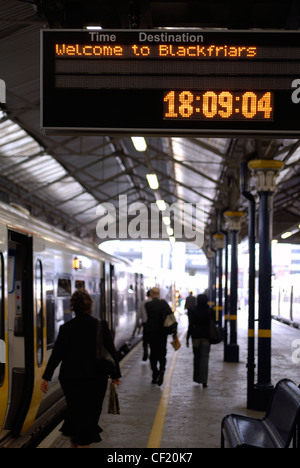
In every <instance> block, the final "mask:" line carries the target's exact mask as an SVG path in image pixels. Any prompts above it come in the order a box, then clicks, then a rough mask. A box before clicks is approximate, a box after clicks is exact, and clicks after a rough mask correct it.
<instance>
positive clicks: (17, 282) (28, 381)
mask: <svg viewBox="0 0 300 468" xmlns="http://www.w3.org/2000/svg"><path fill="white" fill-rule="evenodd" d="M7 269H8V347H9V366H8V370H9V402H8V409H9V410H8V414H7V418H6V422H5V429H8V430H11V431H12V432H13V433H15V434H18V433H19V432H20V430H21V428H22V426H23V423H24V420H25V418H26V415H27V412H28V409H29V406H30V402H31V398H32V391H33V381H34V350H33V349H34V332H33V330H34V326H33V267H32V238H31V237H28V236H26V235H24V234H21V233H19V232H15V231H8V265H7Z"/></svg>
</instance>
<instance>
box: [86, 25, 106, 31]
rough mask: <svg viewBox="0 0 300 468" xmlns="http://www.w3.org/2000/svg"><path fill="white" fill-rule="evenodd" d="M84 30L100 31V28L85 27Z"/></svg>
mask: <svg viewBox="0 0 300 468" xmlns="http://www.w3.org/2000/svg"><path fill="white" fill-rule="evenodd" d="M85 29H88V30H89V31H101V29H102V26H85Z"/></svg>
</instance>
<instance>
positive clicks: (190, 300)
mask: <svg viewBox="0 0 300 468" xmlns="http://www.w3.org/2000/svg"><path fill="white" fill-rule="evenodd" d="M195 305H196V298H195V296H193V291H190V292H189V295H188V296H187V298H186V299H185V304H184V308H185V309H186V310H187V315H188V319H189V323H190V314H191V310H192V309H193V308H194V307H195Z"/></svg>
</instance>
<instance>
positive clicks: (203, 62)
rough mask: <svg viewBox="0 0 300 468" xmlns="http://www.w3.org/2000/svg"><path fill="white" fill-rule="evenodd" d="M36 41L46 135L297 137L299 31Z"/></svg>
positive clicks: (106, 34)
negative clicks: (235, 135) (40, 68)
mask: <svg viewBox="0 0 300 468" xmlns="http://www.w3.org/2000/svg"><path fill="white" fill-rule="evenodd" d="M41 35H42V40H41V56H42V64H41V67H42V73H41V103H42V105H41V127H42V128H43V129H45V130H46V131H48V132H54V133H56V132H57V133H66V134H68V133H69V134H72V133H83V134H84V133H94V134H95V133H99V134H128V135H137V134H144V135H147V134H149V135H151V134H152V135H153V134H158V135H189V134H194V135H197V134H201V135H203V134H207V135H214V136H222V135H226V134H237V135H239V134H245V135H248V134H256V135H260V134H262V135H271V134H274V135H276V136H277V135H278V136H279V135H280V136H287V137H288V136H294V135H299V133H300V117H299V116H300V103H299V101H300V34H299V33H298V32H289V31H284V32H248V31H247V32H245V31H228V32H227V31H208V30H203V31H201V30H168V31H166V30H145V31H141V30H114V31H112V30H103V31H87V30H43V31H42V33H41Z"/></svg>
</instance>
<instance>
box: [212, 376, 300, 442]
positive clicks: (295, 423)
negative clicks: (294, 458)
mask: <svg viewBox="0 0 300 468" xmlns="http://www.w3.org/2000/svg"><path fill="white" fill-rule="evenodd" d="M299 422H300V389H299V388H298V387H297V385H296V384H295V383H294V382H292V381H291V380H289V379H283V380H280V381H279V382H278V383H277V385H276V387H275V389H274V391H273V394H272V397H271V401H270V403H269V407H268V409H267V412H266V414H265V416H264V417H263V418H262V419H255V418H250V417H247V416H242V415H238V414H229V415H227V416H225V418H224V419H223V421H222V427H221V447H222V448H288V447H289V446H290V444H291V441H292V439H293V447H294V448H299Z"/></svg>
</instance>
